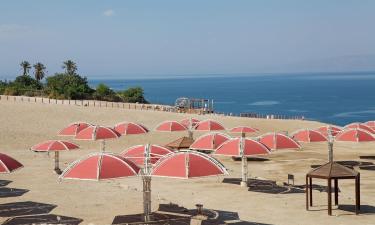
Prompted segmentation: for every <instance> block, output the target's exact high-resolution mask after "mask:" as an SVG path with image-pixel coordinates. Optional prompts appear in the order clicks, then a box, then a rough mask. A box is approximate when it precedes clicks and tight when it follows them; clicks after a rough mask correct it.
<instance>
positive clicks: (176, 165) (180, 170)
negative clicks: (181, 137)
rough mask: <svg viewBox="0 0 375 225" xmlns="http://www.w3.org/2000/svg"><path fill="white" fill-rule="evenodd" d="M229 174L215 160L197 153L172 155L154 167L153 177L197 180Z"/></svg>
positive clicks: (184, 152)
mask: <svg viewBox="0 0 375 225" xmlns="http://www.w3.org/2000/svg"><path fill="white" fill-rule="evenodd" d="M226 174H228V172H227V170H226V168H225V167H224V165H223V164H221V163H220V162H219V161H218V160H216V159H215V158H213V157H211V156H208V155H206V154H204V153H200V152H196V151H189V150H188V151H180V152H176V153H170V154H168V155H166V156H164V157H163V158H161V159H160V160H159V161H158V162H157V163H156V165H155V166H154V168H153V170H152V173H151V176H157V177H171V178H182V179H189V178H196V177H209V176H218V175H226Z"/></svg>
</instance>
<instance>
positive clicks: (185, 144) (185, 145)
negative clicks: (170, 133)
mask: <svg viewBox="0 0 375 225" xmlns="http://www.w3.org/2000/svg"><path fill="white" fill-rule="evenodd" d="M193 143H194V139H192V138H190V137H181V138H178V139H176V140H174V141H172V142H170V143H168V144H166V145H165V146H166V147H167V148H170V149H173V150H180V149H189V148H190V146H191V144H193Z"/></svg>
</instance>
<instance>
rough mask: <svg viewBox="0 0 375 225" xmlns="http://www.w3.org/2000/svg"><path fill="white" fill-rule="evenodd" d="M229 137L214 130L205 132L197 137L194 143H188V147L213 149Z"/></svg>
mask: <svg viewBox="0 0 375 225" xmlns="http://www.w3.org/2000/svg"><path fill="white" fill-rule="evenodd" d="M229 139H230V137H229V136H228V135H226V134H223V133H217V132H215V133H209V134H205V135H202V136H200V137H199V138H197V139H196V140H195V141H194V143H193V144H191V145H190V149H194V150H206V151H214V150H215V149H216V148H217V147H219V146H220V145H221V144H222V143H224V142H226V141H227V140H229Z"/></svg>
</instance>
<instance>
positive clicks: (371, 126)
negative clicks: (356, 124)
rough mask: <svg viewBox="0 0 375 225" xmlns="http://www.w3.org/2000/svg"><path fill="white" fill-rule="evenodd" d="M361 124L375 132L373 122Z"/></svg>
mask: <svg viewBox="0 0 375 225" xmlns="http://www.w3.org/2000/svg"><path fill="white" fill-rule="evenodd" d="M363 124H364V125H366V126H368V127H370V128H371V129H373V130H375V121H367V122H365V123H363Z"/></svg>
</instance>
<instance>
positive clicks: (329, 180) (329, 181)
mask: <svg viewBox="0 0 375 225" xmlns="http://www.w3.org/2000/svg"><path fill="white" fill-rule="evenodd" d="M327 186H328V191H327V193H328V215H330V216H331V215H332V194H331V192H332V190H331V178H329V179H328V182H327Z"/></svg>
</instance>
